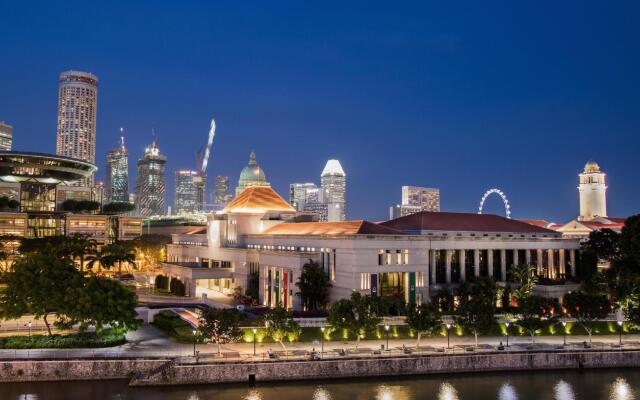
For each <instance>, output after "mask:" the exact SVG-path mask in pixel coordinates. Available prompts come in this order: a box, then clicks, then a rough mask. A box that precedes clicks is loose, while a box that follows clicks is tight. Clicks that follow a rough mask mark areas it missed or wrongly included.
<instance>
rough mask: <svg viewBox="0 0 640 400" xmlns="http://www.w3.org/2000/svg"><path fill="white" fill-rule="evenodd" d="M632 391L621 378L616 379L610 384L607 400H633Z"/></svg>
mask: <svg viewBox="0 0 640 400" xmlns="http://www.w3.org/2000/svg"><path fill="white" fill-rule="evenodd" d="M633 399H634V397H633V391H632V390H631V386H629V384H628V383H627V381H626V380H625V379H623V378H618V379H616V381H615V382H613V385H611V394H610V395H609V400H633Z"/></svg>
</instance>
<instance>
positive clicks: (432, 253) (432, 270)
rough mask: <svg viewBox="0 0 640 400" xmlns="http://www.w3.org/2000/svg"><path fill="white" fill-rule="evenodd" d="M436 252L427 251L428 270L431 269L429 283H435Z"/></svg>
mask: <svg viewBox="0 0 640 400" xmlns="http://www.w3.org/2000/svg"><path fill="white" fill-rule="evenodd" d="M436 251H437V250H429V254H430V256H431V257H429V259H430V260H431V261H430V264H431V265H430V266H429V267H430V268H431V282H433V283H436Z"/></svg>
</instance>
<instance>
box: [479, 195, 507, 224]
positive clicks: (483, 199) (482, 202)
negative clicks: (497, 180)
mask: <svg viewBox="0 0 640 400" xmlns="http://www.w3.org/2000/svg"><path fill="white" fill-rule="evenodd" d="M494 193H495V194H497V195H498V196H500V198H501V199H502V202H503V203H504V212H505V214H506V216H507V218H511V206H510V205H509V199H507V195H506V194H504V192H503V191H502V190H500V189H496V188H493V189H489V190H487V191H486V192H485V193H484V194H483V195H482V198H481V199H480V207H479V208H478V214H482V208H483V207H484V202H485V200H487V197H489V196H491V195H492V194H494Z"/></svg>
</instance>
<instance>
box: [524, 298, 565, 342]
mask: <svg viewBox="0 0 640 400" xmlns="http://www.w3.org/2000/svg"><path fill="white" fill-rule="evenodd" d="M555 309H556V304H555V302H554V301H553V300H551V299H546V298H544V297H540V296H528V297H525V298H523V299H522V300H521V301H519V302H518V317H517V322H516V325H518V326H519V327H521V328H522V329H523V330H524V331H525V332H527V333H528V334H529V335H530V336H531V343H535V334H536V332H538V331H539V330H541V329H544V328H545V327H547V326H549V325H551V324H553V323H554V321H555V319H556V317H555V315H556V312H555Z"/></svg>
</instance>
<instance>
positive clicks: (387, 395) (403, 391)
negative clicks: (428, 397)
mask: <svg viewBox="0 0 640 400" xmlns="http://www.w3.org/2000/svg"><path fill="white" fill-rule="evenodd" d="M409 399H411V394H410V392H409V389H408V388H407V387H406V386H403V385H379V386H378V387H377V389H376V400H409Z"/></svg>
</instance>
